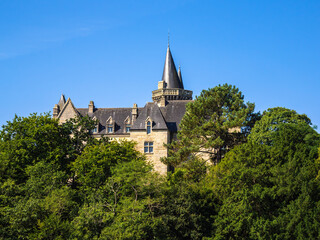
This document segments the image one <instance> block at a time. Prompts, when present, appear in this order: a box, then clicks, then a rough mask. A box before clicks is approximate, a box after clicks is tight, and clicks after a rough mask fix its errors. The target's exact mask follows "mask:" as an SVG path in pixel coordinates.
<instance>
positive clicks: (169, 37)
mask: <svg viewBox="0 0 320 240" xmlns="http://www.w3.org/2000/svg"><path fill="white" fill-rule="evenodd" d="M169 47H170V32H169V30H168V48H169Z"/></svg>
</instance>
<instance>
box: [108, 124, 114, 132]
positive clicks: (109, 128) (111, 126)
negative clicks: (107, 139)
mask: <svg viewBox="0 0 320 240" xmlns="http://www.w3.org/2000/svg"><path fill="white" fill-rule="evenodd" d="M108 133H113V125H112V124H108Z"/></svg>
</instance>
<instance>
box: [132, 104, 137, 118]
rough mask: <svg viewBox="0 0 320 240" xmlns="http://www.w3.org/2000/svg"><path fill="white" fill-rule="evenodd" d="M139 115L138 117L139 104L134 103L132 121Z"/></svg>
mask: <svg viewBox="0 0 320 240" xmlns="http://www.w3.org/2000/svg"><path fill="white" fill-rule="evenodd" d="M137 117H138V106H137V104H136V103H134V104H133V108H132V123H134V122H135V121H136V119H137Z"/></svg>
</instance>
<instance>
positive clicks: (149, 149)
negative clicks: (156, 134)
mask: <svg viewBox="0 0 320 240" xmlns="http://www.w3.org/2000/svg"><path fill="white" fill-rule="evenodd" d="M143 152H144V153H148V154H153V153H154V144H153V141H145V142H144V144H143Z"/></svg>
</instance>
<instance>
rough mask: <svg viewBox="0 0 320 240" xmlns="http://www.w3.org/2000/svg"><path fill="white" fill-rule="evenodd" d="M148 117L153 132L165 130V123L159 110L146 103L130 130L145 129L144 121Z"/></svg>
mask: <svg viewBox="0 0 320 240" xmlns="http://www.w3.org/2000/svg"><path fill="white" fill-rule="evenodd" d="M148 117H150V118H151V119H152V129H153V130H160V129H161V130H167V129H168V128H167V125H166V122H165V120H164V118H163V116H162V113H161V111H160V108H159V107H158V105H157V104H155V103H151V102H149V103H147V104H146V105H145V106H144V108H143V109H142V111H141V112H140V113H139V115H138V118H137V119H136V121H135V122H134V124H133V126H132V128H131V129H132V130H143V129H146V126H145V124H146V120H147V118H148Z"/></svg>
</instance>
